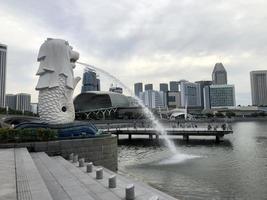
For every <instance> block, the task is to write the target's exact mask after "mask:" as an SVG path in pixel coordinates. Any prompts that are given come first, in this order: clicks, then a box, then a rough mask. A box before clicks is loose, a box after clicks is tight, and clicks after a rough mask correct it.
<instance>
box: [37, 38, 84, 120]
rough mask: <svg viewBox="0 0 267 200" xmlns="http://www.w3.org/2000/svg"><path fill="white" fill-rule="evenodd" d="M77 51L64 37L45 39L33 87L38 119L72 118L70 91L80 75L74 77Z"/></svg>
mask: <svg viewBox="0 0 267 200" xmlns="http://www.w3.org/2000/svg"><path fill="white" fill-rule="evenodd" d="M78 59H79V53H78V52H76V51H73V50H72V47H71V46H70V45H69V43H68V42H67V41H65V40H61V39H47V40H46V41H45V42H44V43H43V44H42V46H41V47H40V50H39V54H38V62H40V66H39V69H38V71H37V74H36V75H38V76H39V80H38V84H37V86H36V90H38V91H39V97H38V101H39V110H38V111H39V115H40V119H41V120H43V121H45V122H47V123H50V124H64V123H70V122H73V121H74V118H75V111H74V105H73V98H72V96H73V91H74V88H75V87H76V85H77V83H78V82H79V81H80V79H81V78H80V77H76V78H74V75H73V69H74V68H75V62H76V61H77V60H78Z"/></svg>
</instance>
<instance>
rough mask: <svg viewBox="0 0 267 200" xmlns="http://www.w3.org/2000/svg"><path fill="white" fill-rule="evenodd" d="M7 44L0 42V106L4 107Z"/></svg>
mask: <svg viewBox="0 0 267 200" xmlns="http://www.w3.org/2000/svg"><path fill="white" fill-rule="evenodd" d="M6 54H7V46H6V45H4V44H0V107H5V94H6Z"/></svg>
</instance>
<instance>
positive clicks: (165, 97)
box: [159, 83, 169, 107]
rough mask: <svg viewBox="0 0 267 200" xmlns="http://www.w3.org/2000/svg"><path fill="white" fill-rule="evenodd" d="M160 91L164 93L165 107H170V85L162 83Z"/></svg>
mask: <svg viewBox="0 0 267 200" xmlns="http://www.w3.org/2000/svg"><path fill="white" fill-rule="evenodd" d="M159 90H160V91H161V92H163V105H164V107H167V105H168V98H167V93H168V91H169V88H168V83H160V84H159Z"/></svg>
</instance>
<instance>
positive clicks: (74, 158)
mask: <svg viewBox="0 0 267 200" xmlns="http://www.w3.org/2000/svg"><path fill="white" fill-rule="evenodd" d="M76 162H78V155H77V154H76V155H74V156H73V163H76Z"/></svg>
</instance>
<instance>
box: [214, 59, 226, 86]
mask: <svg viewBox="0 0 267 200" xmlns="http://www.w3.org/2000/svg"><path fill="white" fill-rule="evenodd" d="M212 83H213V84H214V85H226V84H227V72H226V70H225V68H224V66H223V64H222V63H216V64H215V66H214V69H213V72H212Z"/></svg>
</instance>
